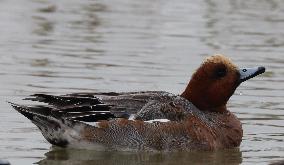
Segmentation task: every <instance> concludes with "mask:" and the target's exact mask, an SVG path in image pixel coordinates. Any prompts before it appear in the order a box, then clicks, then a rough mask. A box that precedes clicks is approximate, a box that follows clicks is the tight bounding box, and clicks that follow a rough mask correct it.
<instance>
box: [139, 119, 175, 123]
mask: <svg viewBox="0 0 284 165" xmlns="http://www.w3.org/2000/svg"><path fill="white" fill-rule="evenodd" d="M169 121H170V120H169V119H153V120H147V121H144V122H146V123H155V122H160V123H166V122H169Z"/></svg>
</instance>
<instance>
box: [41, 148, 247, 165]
mask: <svg viewBox="0 0 284 165" xmlns="http://www.w3.org/2000/svg"><path fill="white" fill-rule="evenodd" d="M45 156H46V158H45V159H43V160H41V161H39V162H38V164H41V165H43V164H49V165H53V164H68V165H74V164H81V165H85V164H86V165H87V164H88V165H89V164H104V165H108V164H111V165H113V164H127V165H131V164H135V165H136V164H164V165H166V164H226V165H237V164H241V162H242V154H241V152H240V151H239V149H233V150H223V151H216V152H204V151H198V152H174V153H153V152H115V151H111V152H110V151H91V150H75V149H61V148H57V147H53V148H52V149H51V151H49V152H47V153H46V154H45Z"/></svg>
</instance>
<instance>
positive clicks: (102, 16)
mask: <svg viewBox="0 0 284 165" xmlns="http://www.w3.org/2000/svg"><path fill="white" fill-rule="evenodd" d="M0 20H1V21H0V76H1V79H0V108H1V109H0V125H1V129H0V141H1V143H0V159H1V158H2V159H7V160H9V161H10V162H11V163H12V164H32V163H39V164H102V163H104V164H150V163H152V164H161V163H162V164H185V163H192V164H268V163H270V162H274V161H278V160H282V159H284V141H283V140H284V99H283V98H284V3H283V1H281V0H246V1H243V0H201V1H188V0H177V1H172V0H143V1H142V0H96V1H92V0H86V1H80V0H61V1H56V0H21V1H17V0H0ZM213 53H223V54H225V55H227V56H229V57H231V58H232V59H233V60H234V61H235V62H236V63H237V64H238V65H239V66H256V65H263V66H266V67H267V72H266V73H265V74H263V75H262V76H259V77H257V78H254V79H252V80H250V81H248V82H245V83H243V84H242V85H241V86H240V87H239V88H238V89H237V91H236V92H235V94H234V95H233V96H232V98H231V99H230V102H229V108H230V110H231V111H233V112H234V113H236V114H237V116H238V117H239V118H240V119H241V121H242V123H243V128H244V137H243V142H242V144H241V146H240V149H239V150H226V151H218V152H194V153H127V152H125V153H123V152H95V151H85V150H62V149H58V148H51V146H50V144H48V143H47V142H46V141H45V140H44V138H43V136H42V135H41V134H40V132H39V131H38V129H37V128H36V127H35V126H34V125H33V124H32V123H31V122H30V121H28V120H27V119H26V118H24V117H23V116H21V115H20V114H19V113H17V112H16V111H14V110H12V108H11V107H10V106H9V105H8V104H7V102H6V101H15V102H18V103H23V102H22V101H21V100H20V99H21V98H23V97H25V96H27V95H30V94H32V93H35V92H37V93H39V92H41V93H50V94H64V93H70V92H86V91H133V90H135V91H138V90H166V91H170V92H173V93H176V94H178V93H180V92H181V91H182V90H183V89H184V88H185V85H186V84H187V82H188V80H189V79H190V76H191V74H192V72H194V70H195V68H196V67H198V66H199V64H200V63H201V61H202V60H203V59H204V57H205V56H206V55H210V54H213Z"/></svg>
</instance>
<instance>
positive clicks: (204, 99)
mask: <svg viewBox="0 0 284 165" xmlns="http://www.w3.org/2000/svg"><path fill="white" fill-rule="evenodd" d="M196 83H197V82H195V81H194V80H192V81H190V82H189V84H188V85H187V87H186V89H185V90H184V92H183V93H182V94H181V97H183V98H185V99H187V100H188V101H190V102H192V103H193V105H195V106H196V107H197V108H198V109H199V110H201V111H211V112H219V113H224V112H227V106H226V102H225V103H224V104H221V105H216V103H214V102H213V101H212V99H211V98H210V96H208V95H207V94H206V93H204V92H202V91H206V89H203V88H202V86H200V85H198V84H196ZM195 84H196V85H195Z"/></svg>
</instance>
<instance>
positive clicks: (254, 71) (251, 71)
mask: <svg viewBox="0 0 284 165" xmlns="http://www.w3.org/2000/svg"><path fill="white" fill-rule="evenodd" d="M239 72H240V79H239V82H240V83H242V82H244V81H246V80H248V79H251V78H253V77H255V76H257V75H260V74H262V73H264V72H265V67H263V66H261V67H254V68H241V69H240V70H239Z"/></svg>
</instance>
